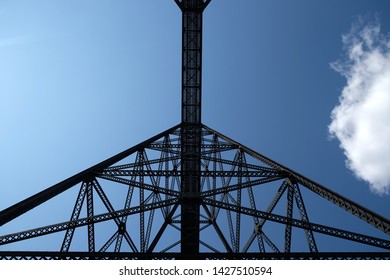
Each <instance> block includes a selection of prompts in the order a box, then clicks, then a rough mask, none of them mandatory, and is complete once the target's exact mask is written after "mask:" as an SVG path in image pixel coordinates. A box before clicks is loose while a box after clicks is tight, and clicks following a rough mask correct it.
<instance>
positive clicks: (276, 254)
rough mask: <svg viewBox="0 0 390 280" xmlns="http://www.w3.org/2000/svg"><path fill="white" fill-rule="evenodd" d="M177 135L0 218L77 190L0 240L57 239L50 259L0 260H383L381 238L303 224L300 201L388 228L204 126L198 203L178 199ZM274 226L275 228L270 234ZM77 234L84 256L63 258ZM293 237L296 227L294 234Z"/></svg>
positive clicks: (387, 244)
mask: <svg viewBox="0 0 390 280" xmlns="http://www.w3.org/2000/svg"><path fill="white" fill-rule="evenodd" d="M182 127H183V126H182V125H177V126H175V127H172V128H171V129H169V130H167V131H165V132H163V133H161V134H159V135H157V136H156V137H153V138H151V139H149V140H147V141H145V142H143V143H141V144H140V145H137V146H135V147H133V148H130V149H128V150H126V151H124V152H122V153H120V154H118V155H116V156H114V157H112V158H110V159H107V160H105V161H103V162H101V163H99V164H97V165H95V166H93V167H91V168H89V169H87V170H85V171H83V172H81V173H79V174H77V175H75V176H73V177H71V178H69V179H67V180H65V181H63V182H61V183H58V184H56V185H54V186H53V187H51V188H48V189H46V190H45V191H42V192H41V193H39V194H37V195H35V196H32V197H30V198H28V199H26V200H24V201H22V202H20V203H18V204H16V205H14V206H12V207H10V208H8V209H5V210H3V211H2V212H0V224H1V225H3V224H5V223H8V222H9V221H11V220H13V219H14V218H16V217H17V216H19V215H22V214H24V213H25V212H28V211H29V210H31V209H32V208H34V207H36V206H38V205H40V204H42V203H44V202H45V201H47V200H50V199H52V198H54V197H55V196H57V195H60V194H61V193H63V192H65V191H66V190H69V189H74V188H77V189H78V194H77V196H76V200H75V205H74V207H73V211H72V213H70V219H69V220H68V221H65V222H62V223H57V224H52V225H47V226H43V227H39V228H34V229H31V230H26V231H22V232H17V233H12V234H7V235H3V236H0V246H2V245H6V244H10V243H15V242H20V241H23V240H27V239H30V238H37V237H40V236H44V235H48V234H52V233H56V232H63V233H64V236H63V239H62V243H61V244H59V245H58V251H59V252H19V253H18V252H9V251H3V252H1V253H0V255H1V258H5V259H30V258H31V259H47V258H49V259H50V258H53V259H89V258H92V259H121V258H124V259H139V258H168V259H170V258H175V259H176V258H201V259H203V258H206V259H213V258H243V259H246V258H248V259H264V258H269V259H292V258H293V259H334V258H336V259H337V258H349V259H367V258H369V259H371V258H374V259H378V258H381V259H382V258H389V256H390V254H389V251H390V240H389V239H384V238H378V237H375V236H370V235H366V234H361V233H356V232H353V231H347V230H345V229H340V228H336V227H331V226H328V225H323V224H319V223H314V222H312V221H310V220H309V211H308V209H307V208H306V206H305V203H304V193H308V192H309V193H312V194H315V195H316V196H317V197H319V198H320V199H321V198H325V199H327V200H328V201H330V202H331V203H333V204H334V205H336V206H338V207H339V208H341V209H344V210H346V211H348V212H350V213H352V214H353V215H355V216H356V217H357V218H358V219H360V220H363V221H365V222H366V223H367V224H368V225H371V226H373V227H375V228H377V229H378V231H381V232H383V233H385V234H387V235H388V234H389V233H390V228H389V221H388V220H387V219H386V218H384V217H381V216H380V215H378V214H376V213H374V212H372V211H370V210H368V209H366V208H364V207H362V206H360V205H359V204H357V203H355V202H352V201H350V200H348V199H346V198H344V197H342V196H340V195H338V194H336V193H335V192H332V191H330V190H329V189H327V188H325V187H323V186H321V185H319V184H317V183H315V182H313V181H312V180H309V179H307V178H305V177H303V176H302V175H299V174H297V173H296V172H294V171H291V170H290V169H287V168H285V167H284V166H282V165H280V164H278V163H276V162H274V161H272V160H270V159H269V158H266V157H264V156H263V155H261V154H259V153H256V152H254V151H253V150H251V149H249V148H247V147H245V146H244V145H242V144H240V143H238V142H235V141H232V140H231V139H229V138H227V137H226V136H224V135H222V134H220V133H219V132H217V131H215V130H213V129H211V128H209V127H207V126H205V125H201V130H200V135H201V144H200V150H201V151H200V170H199V171H198V174H190V175H189V176H195V175H196V176H199V178H200V189H199V195H198V196H197V197H196V198H188V197H187V196H186V195H184V193H183V187H182V183H181V182H182V177H183V171H182V164H183V162H182V160H181V158H180V156H179V155H180V152H181V149H182V147H181V145H182V144H181V142H182V141H181V136H182V132H181V130H182ZM109 188H114V189H117V188H118V189H119V188H121V189H124V190H125V192H126V193H127V194H126V196H125V197H120V198H119V199H122V200H123V201H122V202H123V203H122V206H121V207H118V206H117V205H118V203H117V201H116V200H118V197H109V195H108V194H107V191H109ZM271 192H272V193H273V195H270V194H271ZM262 193H264V194H266V195H267V196H268V202H267V200H266V199H265V197H264V198H263V197H261V194H262ZM323 194H327V195H323ZM189 199H192V203H196V204H197V205H198V207H199V216H198V217H197V220H198V221H199V222H198V227H199V248H200V249H199V251H198V252H195V253H187V254H183V253H182V249H181V246H180V245H181V242H182V240H183V239H182V235H183V231H185V230H184V227H183V223H182V219H183V217H184V215H183V212H182V208H183V206H182V205H183V201H188V200H189ZM112 200H115V202H114V201H112ZM99 203H100V204H101V205H102V206H101V207H100V209H97V207H95V204H99ZM114 205H115V206H114ZM345 205H348V206H349V207H345ZM83 209H85V211H84V212H82V210H83ZM294 214H295V215H294ZM82 215H83V216H82ZM107 221H112V222H111V223H110V224H108V223H107ZM104 222H105V223H106V224H107V226H105V229H104V230H105V231H106V230H107V229H108V228H110V234H109V235H108V237H106V239H102V238H101V237H100V235H99V231H98V227H97V225H98V224H99V223H104ZM275 224H276V225H277V224H279V225H282V227H280V226H279V227H278V226H276V227H275V226H273V225H275ZM79 228H86V229H87V230H86V236H85V240H86V241H87V244H88V247H87V249H86V252H77V251H74V250H72V242H73V239H74V235H75V232H77V230H78V229H79ZM297 229H301V233H299V231H297ZM294 230H295V231H294ZM293 232H294V234H292V233H293ZM298 234H300V235H302V236H304V238H305V239H306V246H304V247H298V248H296V249H294V236H295V235H298ZM319 235H325V236H329V237H335V238H339V239H345V240H349V241H353V242H356V243H361V244H367V245H369V246H370V247H373V248H378V252H377V253H368V252H365V253H356V252H355V253H349V252H345V253H342V252H338V253H334V254H333V253H330V252H325V253H324V252H323V250H322V252H319V251H320V250H319V249H323V248H322V247H321V244H317V237H318V236H319ZM302 236H301V237H300V238H301V239H302ZM124 245H126V246H124ZM305 248H306V249H305ZM381 249H384V251H383V250H381ZM305 250H306V251H307V252H306V253H305V252H304V251H305ZM325 250H326V248H325Z"/></svg>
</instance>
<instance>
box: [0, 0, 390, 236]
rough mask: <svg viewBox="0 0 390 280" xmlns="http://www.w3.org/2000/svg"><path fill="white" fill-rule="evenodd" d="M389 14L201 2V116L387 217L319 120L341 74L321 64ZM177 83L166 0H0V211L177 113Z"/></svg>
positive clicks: (388, 205) (388, 23) (174, 21)
mask: <svg viewBox="0 0 390 280" xmlns="http://www.w3.org/2000/svg"><path fill="white" fill-rule="evenodd" d="M389 11H390V2H389V1H387V0H354V1H352V0H350V1H347V0H344V1H340V0H327V1H313V0H294V1H287V0H283V1H282V0H274V1H270V0H245V1H238V0H213V1H211V3H210V5H209V6H208V7H207V9H206V11H205V14H204V37H203V97H202V98H203V108H202V110H203V111H202V114H203V115H202V122H203V123H204V124H206V125H208V126H210V127H211V128H214V129H216V130H217V131H220V132H222V133H223V134H225V135H227V136H229V137H231V138H233V139H235V140H237V141H238V142H241V143H243V144H244V145H246V146H248V147H250V148H252V149H254V150H256V151H258V152H259V153H262V154H264V155H266V156H268V157H271V158H272V159H274V160H276V161H278V162H279V163H281V164H283V165H286V166H288V167H289V168H291V169H293V170H295V171H297V172H299V173H301V174H304V175H305V176H307V177H309V178H311V179H313V180H314V181H317V182H319V183H321V184H323V185H325V186H327V187H329V188H330V189H332V190H334V191H336V192H338V193H340V194H342V195H344V196H346V197H348V198H350V199H352V200H354V201H356V202H358V203H359V204H361V205H363V206H365V207H367V208H369V209H372V210H373V211H375V212H377V213H379V214H381V215H383V216H385V217H389V216H390V196H382V197H381V196H378V195H375V194H373V193H371V192H370V190H369V187H368V184H367V183H365V182H363V181H361V180H358V179H357V178H356V177H355V176H354V175H353V174H352V172H351V171H350V170H348V169H347V168H346V167H345V156H344V155H343V152H342V150H341V149H340V148H339V147H338V142H337V141H336V140H331V141H330V140H329V135H328V129H327V126H328V125H329V123H330V113H331V111H332V109H333V108H334V107H335V106H336V105H337V103H338V98H339V96H340V94H341V90H342V88H343V87H344V85H345V79H344V78H343V77H341V76H340V75H339V74H338V73H336V72H335V71H334V70H332V69H331V67H330V65H329V64H330V63H331V62H333V61H335V60H337V59H340V58H341V57H342V56H343V54H344V51H343V46H342V42H341V36H342V34H345V33H348V32H349V30H350V27H351V25H352V23H353V22H355V21H356V20H357V18H358V17H359V16H369V17H373V18H374V16H375V15H378V16H379V18H380V22H381V26H382V30H383V31H382V32H384V33H388V32H389V31H390V17H389ZM180 83H181V12H180V10H179V9H178V7H177V6H176V4H175V3H174V1H173V0H154V1H142V0H128V1H124V0H116V1H103V0H101V1H96V0H94V1H92V0H83V1H80V0H68V1H54V0H35V1H29V0H24V1H23V0H12V1H11V0H0V98H1V99H0V131H1V140H0V143H1V145H0V155H1V157H0V209H4V208H6V207H9V206H11V205H12V204H14V203H16V202H18V201H20V200H22V199H24V198H26V197H28V196H30V195H33V194H35V193H37V192H38V191H41V190H43V189H45V188H47V187H49V186H51V185H53V184H55V183H57V182H59V181H61V180H63V179H65V178H67V177H69V176H71V175H73V174H75V173H77V172H79V171H81V170H83V169H85V168H87V167H90V166H92V165H94V164H96V163H98V162H100V161H102V160H104V159H106V158H108V157H110V156H112V155H114V154H116V153H118V152H120V151H122V150H124V149H127V148H129V147H131V146H133V145H135V144H137V143H139V142H141V141H143V140H145V139H147V138H149V137H151V136H153V135H155V134H157V133H159V132H161V131H163V130H165V129H167V128H169V127H171V126H173V125H175V124H177V123H179V122H180V117H181V116H180V101H181V100H180V96H181V95H180V90H181V85H180ZM389 172H390V171H389ZM73 203H74V202H73V201H71V202H70V204H73ZM71 207H72V206H71ZM309 214H310V213H309ZM66 215H67V216H68V215H70V213H67V214H66ZM3 233H4V232H3Z"/></svg>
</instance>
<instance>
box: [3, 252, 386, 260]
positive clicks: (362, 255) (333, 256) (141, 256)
mask: <svg viewBox="0 0 390 280" xmlns="http://www.w3.org/2000/svg"><path fill="white" fill-rule="evenodd" d="M147 259H149V260H154V259H160V260H169V259H172V260H175V259H176V260H179V259H181V260H183V259H188V260H195V259H199V260H208V259H209V260H210V259H211V260H390V253H387V252H379V253H372V252H353V253H344V252H324V253H198V254H191V255H185V254H181V253H125V252H123V253H122V252H120V253H111V252H95V253H88V252H39V251H38V252H37V251H34V252H29V251H18V252H10V251H3V252H1V251H0V260H147Z"/></svg>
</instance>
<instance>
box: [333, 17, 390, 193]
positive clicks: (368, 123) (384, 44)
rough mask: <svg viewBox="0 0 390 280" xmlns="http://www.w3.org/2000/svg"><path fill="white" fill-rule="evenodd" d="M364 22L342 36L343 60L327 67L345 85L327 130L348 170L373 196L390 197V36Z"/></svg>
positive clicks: (378, 27) (377, 27)
mask: <svg viewBox="0 0 390 280" xmlns="http://www.w3.org/2000/svg"><path fill="white" fill-rule="evenodd" d="M361 23H362V21H360V22H359V24H357V25H356V26H354V27H353V28H352V30H351V32H350V33H349V34H347V35H344V36H343V43H344V46H345V49H346V51H347V58H346V59H345V60H344V61H337V62H334V63H332V64H331V66H332V68H333V69H334V70H336V71H337V72H339V73H340V74H342V75H343V76H344V77H345V78H346V80H347V83H346V86H345V87H344V88H343V91H342V94H341V96H340V99H339V101H340V103H339V104H338V105H337V106H336V107H335V108H334V109H333V111H332V114H331V119H332V122H331V124H330V125H329V132H330V134H331V136H333V137H337V139H338V140H339V141H340V147H341V148H342V149H343V150H344V154H345V156H346V157H347V160H346V163H347V167H348V168H349V169H351V170H352V171H353V172H354V173H355V174H356V176H357V177H359V178H361V179H363V180H365V181H367V182H368V183H369V185H370V188H371V190H372V191H374V192H375V193H378V194H390V36H386V35H383V34H382V33H381V31H380V25H379V24H378V23H375V24H368V25H365V26H363V25H362V24H361Z"/></svg>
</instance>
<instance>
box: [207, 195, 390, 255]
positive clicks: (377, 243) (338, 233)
mask: <svg viewBox="0 0 390 280" xmlns="http://www.w3.org/2000/svg"><path fill="white" fill-rule="evenodd" d="M203 201H204V202H205V203H206V204H208V205H215V206H217V207H220V208H222V209H226V210H229V211H240V212H241V213H243V214H246V215H250V216H258V217H259V218H263V219H267V220H271V221H274V222H277V223H282V224H292V225H293V226H294V227H299V228H302V229H310V228H311V229H312V230H313V231H316V232H319V233H323V234H326V235H332V236H335V237H339V238H343V239H347V240H351V241H355V242H359V243H363V244H368V245H371V246H374V247H380V248H385V249H390V241H388V240H385V239H380V238H376V237H371V236H367V235H363V234H358V233H354V232H350V231H346V230H341V229H337V228H333V227H328V226H324V225H320V224H314V223H307V222H303V221H301V220H296V219H287V218H286V217H283V216H280V215H276V214H271V213H267V212H264V211H260V210H252V209H250V208H246V207H242V206H241V207H237V206H236V205H234V204H228V203H224V202H221V201H213V200H211V199H207V198H205V199H203Z"/></svg>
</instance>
